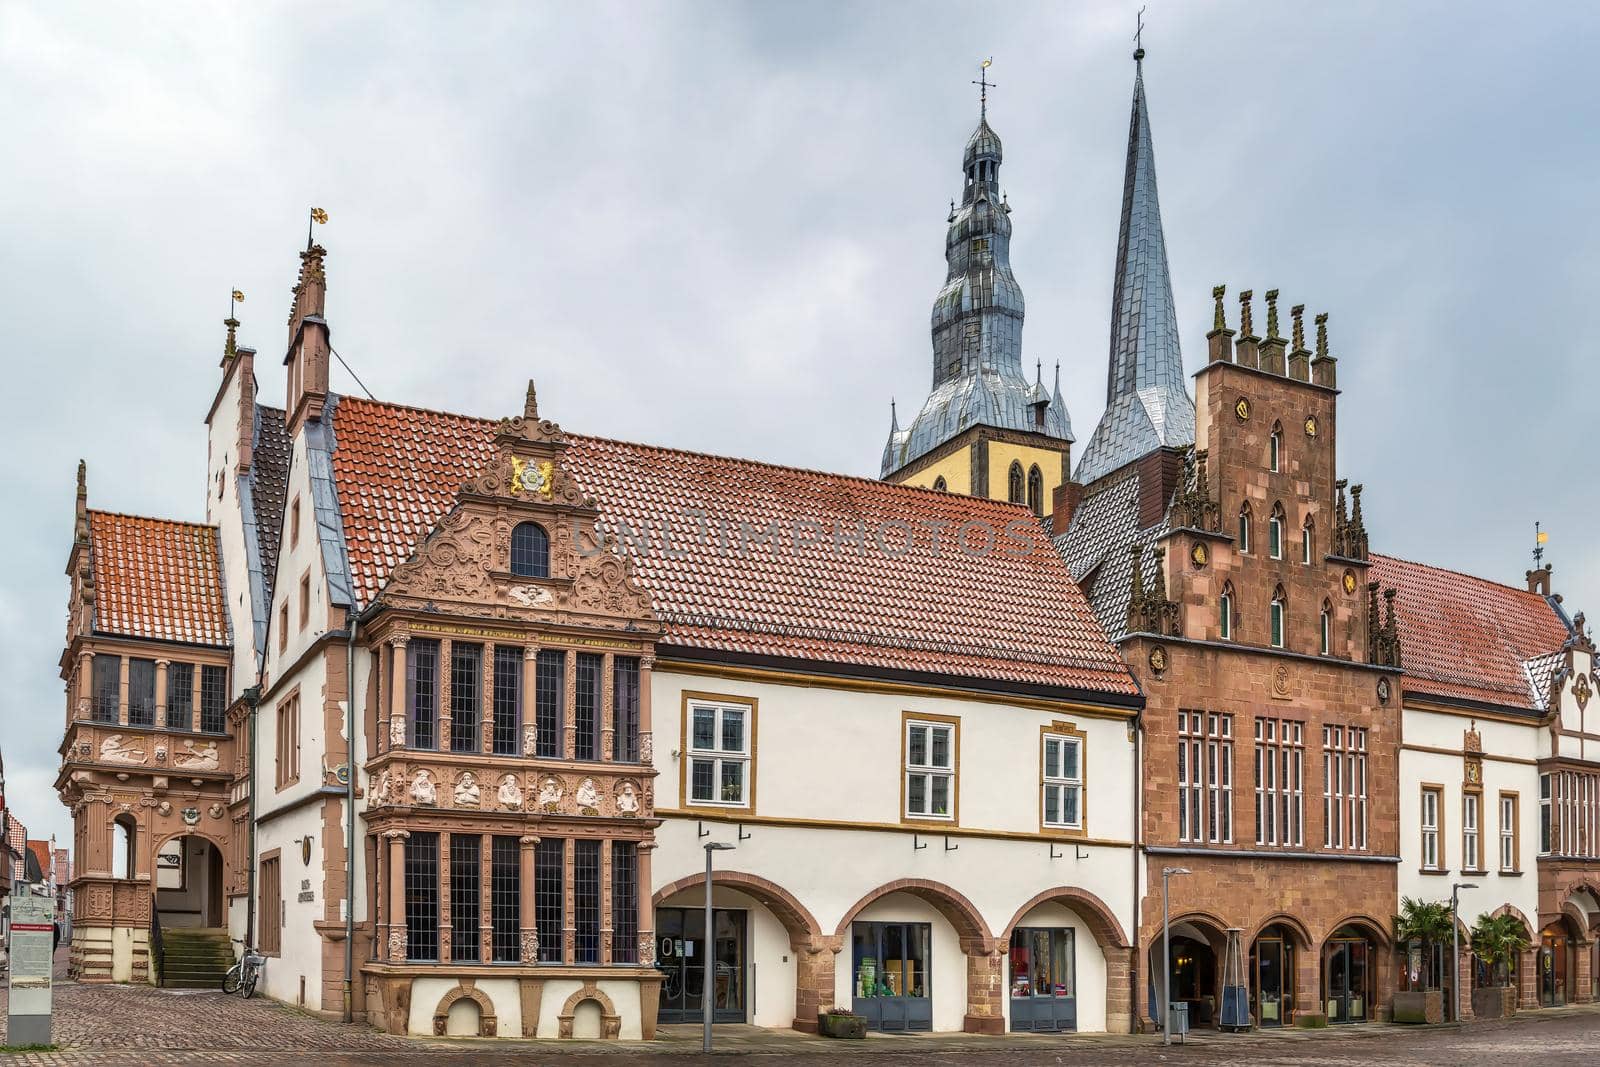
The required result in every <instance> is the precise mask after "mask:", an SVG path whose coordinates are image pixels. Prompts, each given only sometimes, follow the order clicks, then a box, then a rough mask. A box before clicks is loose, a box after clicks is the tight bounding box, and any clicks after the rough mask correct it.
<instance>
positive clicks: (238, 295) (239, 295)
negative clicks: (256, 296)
mask: <svg viewBox="0 0 1600 1067" xmlns="http://www.w3.org/2000/svg"><path fill="white" fill-rule="evenodd" d="M233 302H234V303H235V304H242V303H244V291H243V290H241V289H235V290H234V291H233Z"/></svg>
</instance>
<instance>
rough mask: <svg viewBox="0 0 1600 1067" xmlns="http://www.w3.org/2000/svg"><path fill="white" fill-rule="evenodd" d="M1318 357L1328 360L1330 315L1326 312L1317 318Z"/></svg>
mask: <svg viewBox="0 0 1600 1067" xmlns="http://www.w3.org/2000/svg"><path fill="white" fill-rule="evenodd" d="M1317 355H1318V356H1319V357H1322V358H1326V357H1327V355H1328V313H1327V312H1326V311H1324V312H1323V313H1322V314H1320V315H1318V316H1317Z"/></svg>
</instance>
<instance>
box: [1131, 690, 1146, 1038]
mask: <svg viewBox="0 0 1600 1067" xmlns="http://www.w3.org/2000/svg"><path fill="white" fill-rule="evenodd" d="M1143 844H1144V709H1143V708H1140V709H1139V710H1138V711H1136V712H1134V714H1133V848H1132V850H1131V851H1132V852H1133V937H1132V939H1131V940H1132V941H1133V960H1132V961H1131V962H1130V964H1129V966H1128V998H1129V999H1128V1033H1130V1034H1131V1033H1135V1032H1136V1031H1137V1028H1138V1023H1139V1005H1140V1004H1141V1003H1142V1001H1141V1000H1140V998H1139V963H1140V960H1141V958H1142V956H1143V953H1141V951H1140V940H1139V931H1140V929H1141V927H1140V925H1139V864H1140V863H1141V862H1143V858H1144V857H1143V856H1141V855H1140V849H1141V847H1142V846H1143Z"/></svg>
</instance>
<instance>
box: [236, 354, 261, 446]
mask: <svg viewBox="0 0 1600 1067" xmlns="http://www.w3.org/2000/svg"><path fill="white" fill-rule="evenodd" d="M233 358H234V362H235V363H237V364H238V366H237V367H235V368H234V373H235V374H237V375H238V376H239V441H238V444H237V446H236V447H235V448H234V454H235V455H236V456H238V457H239V460H238V464H237V466H236V468H235V469H237V470H238V472H239V473H240V474H245V473H247V472H248V471H249V470H250V464H251V463H253V462H254V461H255V441H256V350H255V349H253V348H238V349H235V350H234V357H233Z"/></svg>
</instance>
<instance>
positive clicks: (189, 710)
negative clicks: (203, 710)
mask: <svg viewBox="0 0 1600 1067" xmlns="http://www.w3.org/2000/svg"><path fill="white" fill-rule="evenodd" d="M224 725H226V723H224ZM193 728H194V664H192V663H171V664H168V665H167V729H169V730H190V729H193ZM200 728H201V729H202V730H204V729H207V726H206V724H205V723H203V722H202V723H201V724H200Z"/></svg>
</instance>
